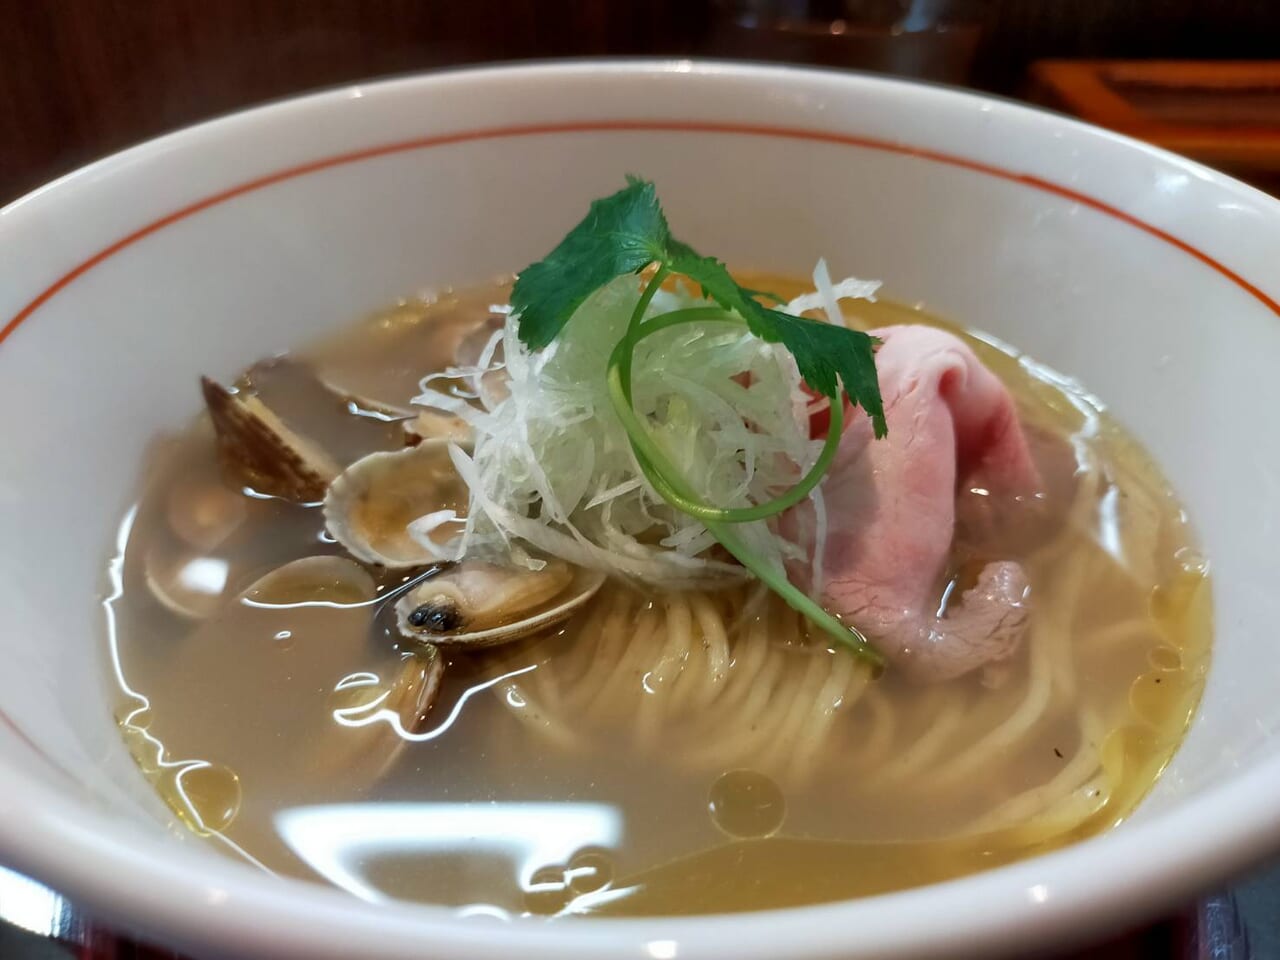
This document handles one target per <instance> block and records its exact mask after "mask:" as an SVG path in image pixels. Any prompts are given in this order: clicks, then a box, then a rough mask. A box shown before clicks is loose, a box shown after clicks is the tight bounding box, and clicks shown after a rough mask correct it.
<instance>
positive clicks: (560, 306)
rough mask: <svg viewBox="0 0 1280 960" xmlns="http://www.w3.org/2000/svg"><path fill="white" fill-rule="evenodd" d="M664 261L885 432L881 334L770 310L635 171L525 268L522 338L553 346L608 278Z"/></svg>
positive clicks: (520, 283)
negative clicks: (686, 232)
mask: <svg viewBox="0 0 1280 960" xmlns="http://www.w3.org/2000/svg"><path fill="white" fill-rule="evenodd" d="M653 263H658V264H661V265H663V266H665V267H666V268H667V271H668V272H669V273H673V274H684V275H685V276H686V277H688V278H689V279H690V280H692V281H693V282H694V283H696V284H698V285H699V286H700V287H701V288H702V292H703V295H704V296H705V297H707V298H709V299H711V300H714V301H715V302H716V303H718V304H720V305H721V306H722V307H724V308H725V309H727V310H733V311H734V312H736V313H737V314H738V315H739V316H741V317H742V318H743V319H744V320H746V321H747V326H748V327H749V328H750V330H751V332H752V333H754V334H755V335H756V336H757V337H759V338H760V339H762V340H766V341H768V342H770V343H781V344H782V345H783V346H785V347H786V348H787V349H788V350H789V351H790V352H791V355H792V356H794V357H795V359H796V364H797V366H798V367H799V369H800V375H801V376H802V377H804V380H805V383H807V384H808V385H809V386H810V387H811V388H813V389H814V390H816V391H817V392H819V393H821V394H823V395H824V396H827V397H831V398H832V399H833V400H834V399H835V398H836V397H837V396H838V395H839V392H840V389H841V387H843V388H844V392H845V393H846V394H848V396H849V399H850V401H852V402H853V403H854V404H855V405H859V406H861V407H862V408H863V409H864V410H866V411H867V414H868V416H870V417H871V422H872V424H873V426H874V429H875V434H876V436H877V437H882V436H884V434H885V430H886V426H885V420H884V407H883V405H882V403H881V400H880V385H879V382H878V380H877V379H876V365H875V357H874V349H875V342H876V341H875V339H874V338H873V337H869V336H867V335H866V334H865V333H862V332H860V331H857V330H850V329H849V328H848V327H845V326H842V325H839V324H834V323H821V322H819V321H817V320H806V319H805V318H803V317H793V316H791V315H789V314H786V313H783V312H782V311H780V310H775V309H773V308H771V307H767V306H765V305H764V304H762V303H761V302H760V299H761V298H765V299H769V300H772V301H774V302H778V298H777V297H776V296H773V295H771V294H766V293H762V292H760V291H756V290H750V289H748V288H746V287H743V286H741V285H739V284H738V282H737V281H736V280H734V279H733V277H732V275H730V273H729V270H728V269H727V268H726V267H725V265H724V264H723V263H721V262H720V261H719V260H717V259H715V258H714V257H704V256H702V255H701V254H699V253H698V252H697V251H696V250H694V249H693V248H692V247H690V246H689V245H688V244H686V243H682V242H681V241H679V240H677V239H675V238H674V237H673V236H671V230H670V228H669V227H668V226H667V218H666V216H665V215H664V214H663V212H662V205H661V204H660V203H659V202H658V194H657V191H656V189H655V188H654V185H653V183H652V181H649V180H641V179H639V178H637V177H628V178H627V185H626V186H625V187H624V188H623V189H621V190H619V191H618V192H617V193H615V194H613V195H612V196H608V197H604V198H603V199H600V200H596V201H594V202H593V203H592V204H591V209H590V211H589V212H588V213H587V215H586V217H585V218H583V220H582V222H581V223H579V224H578V225H577V226H576V227H574V228H573V229H572V230H570V231H569V234H568V235H567V236H566V237H565V238H564V239H563V240H562V241H560V244H559V245H558V246H557V247H556V248H555V249H554V250H552V251H551V252H550V253H549V254H547V256H546V257H544V258H543V259H542V260H540V261H538V262H537V263H535V264H533V265H532V266H530V267H528V268H527V269H525V270H524V271H522V272H521V274H520V276H519V278H518V279H517V280H516V283H515V287H514V288H513V289H512V291H511V307H512V309H513V310H514V311H515V312H516V313H518V314H519V316H520V339H521V340H522V341H523V342H524V343H525V344H526V345H527V346H528V347H529V348H530V349H533V350H540V349H542V348H543V347H545V346H547V344H549V343H551V341H553V340H554V339H555V338H556V337H557V336H558V335H559V334H560V331H561V330H562V329H563V328H564V325H565V324H566V323H568V322H569V318H570V317H571V316H573V314H574V311H576V310H577V309H578V307H580V306H582V303H583V301H584V300H586V299H587V297H589V296H591V294H593V293H595V291H596V290H598V289H600V287H602V286H604V285H605V284H606V283H608V282H609V281H610V280H613V279H614V278H616V277H620V276H622V275H623V274H626V273H639V272H640V271H641V270H643V269H644V268H645V267H647V266H650V265H651V264H653Z"/></svg>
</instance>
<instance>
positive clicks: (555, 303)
mask: <svg viewBox="0 0 1280 960" xmlns="http://www.w3.org/2000/svg"><path fill="white" fill-rule="evenodd" d="M670 239H671V232H670V230H669V229H668V228H667V218H666V217H665V216H664V215H663V213H662V207H661V206H660V205H659V203H658V196H657V193H656V192H655V190H654V187H653V183H652V182H650V181H647V180H639V179H637V178H635V177H628V178H627V186H626V187H624V188H623V189H621V190H619V191H618V192H617V193H615V194H613V195H612V196H609V197H605V198H603V199H601V200H596V201H595V202H594V203H592V204H591V210H590V212H588V214H587V215H586V217H585V218H584V219H583V220H582V222H581V223H579V224H578V225H577V226H576V227H574V228H573V229H572V230H570V231H569V234H568V236H566V237H565V238H564V239H563V240H561V241H560V244H559V246H557V247H556V248H555V249H554V250H552V251H551V252H550V253H549V254H547V255H546V256H545V257H544V258H543V259H542V260H540V261H538V262H537V263H535V264H533V265H532V266H530V267H528V268H527V269H525V270H523V271H521V273H520V277H519V278H518V279H517V280H516V283H515V287H514V288H513V289H512V291H511V307H512V309H513V310H514V311H516V312H517V313H519V314H520V339H521V341H523V342H524V343H525V344H526V345H527V346H528V347H529V348H530V349H532V350H540V349H542V348H543V347H545V346H546V345H547V344H549V343H551V341H552V340H554V339H555V338H556V337H557V336H558V335H559V333H560V331H561V330H562V329H563V328H564V325H565V324H566V323H568V322H569V318H570V317H571V316H573V313H574V311H575V310H577V309H578V307H580V306H582V302H583V301H584V300H586V299H587V297H589V296H591V294H593V293H595V292H596V291H597V290H599V289H600V288H601V287H603V286H604V285H605V284H606V283H608V282H609V281H610V280H613V279H614V278H616V277H620V276H622V275H623V274H624V273H638V272H640V271H641V270H643V269H644V268H645V267H647V266H649V264H651V263H653V262H654V261H656V260H663V259H665V257H666V256H667V244H668V243H669V242H670Z"/></svg>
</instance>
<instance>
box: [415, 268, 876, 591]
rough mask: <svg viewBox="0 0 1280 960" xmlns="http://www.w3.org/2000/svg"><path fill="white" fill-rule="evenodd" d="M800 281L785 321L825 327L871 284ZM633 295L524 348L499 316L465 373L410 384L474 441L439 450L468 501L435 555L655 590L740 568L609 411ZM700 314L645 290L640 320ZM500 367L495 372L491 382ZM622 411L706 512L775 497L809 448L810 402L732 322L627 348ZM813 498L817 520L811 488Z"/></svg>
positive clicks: (819, 278) (625, 289) (602, 302)
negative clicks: (658, 478)
mask: <svg viewBox="0 0 1280 960" xmlns="http://www.w3.org/2000/svg"><path fill="white" fill-rule="evenodd" d="M814 282H815V285H816V286H817V288H818V289H817V292H816V293H813V294H806V295H804V296H802V297H798V298H797V299H795V300H793V301H792V302H791V303H790V304H788V305H787V307H786V309H787V311H788V312H791V313H799V312H802V311H804V310H811V309H815V308H817V307H822V308H823V309H824V311H825V312H826V314H827V318H828V320H829V321H834V322H841V320H840V314H839V306H838V302H837V301H838V300H839V299H841V298H848V297H871V296H873V295H874V293H875V291H876V290H877V289H878V287H879V284H878V283H874V282H869V281H861V280H855V279H852V278H850V279H847V280H842V281H841V282H840V283H838V284H835V285H834V286H833V285H832V284H831V280H830V277H829V275H828V274H827V269H826V264H825V263H824V262H822V261H819V264H818V268H817V269H816V270H815V272H814ZM640 293H641V283H640V281H639V280H638V278H636V277H634V276H627V277H621V278H619V279H617V280H615V281H613V282H612V283H610V284H608V285H606V286H605V287H603V288H601V289H600V290H599V291H597V292H596V293H595V294H594V295H592V296H591V297H590V298H589V299H588V300H587V301H586V302H585V303H584V304H583V305H582V306H581V307H580V308H579V309H578V310H577V312H576V313H575V314H574V315H573V317H572V318H571V319H570V320H569V323H568V324H567V325H566V327H565V329H564V330H563V331H562V332H561V334H560V336H559V337H558V338H557V339H556V340H555V341H554V342H553V343H552V344H551V345H550V346H548V347H547V348H546V349H544V350H542V351H540V352H537V353H533V352H531V351H529V350H528V349H527V348H526V347H525V346H524V344H522V343H521V342H520V339H519V336H518V323H519V317H518V316H515V315H508V316H507V319H506V322H505V324H504V326H503V328H502V330H500V331H498V332H496V333H495V335H494V337H493V339H492V340H490V342H489V343H488V344H486V346H485V349H484V350H483V351H482V353H481V356H480V358H479V360H478V361H477V363H476V364H475V365H473V366H468V367H452V368H449V369H448V370H445V371H443V372H440V373H434V374H431V375H429V376H426V377H424V378H423V380H422V382H421V384H420V390H421V395H420V396H418V397H416V398H415V400H414V402H415V403H416V404H419V405H421V406H424V407H428V408H431V409H436V410H441V411H444V412H446V413H449V414H453V415H456V416H458V417H460V418H462V419H463V420H464V421H465V422H466V423H468V424H469V425H470V426H471V428H472V430H473V432H474V437H475V442H474V449H473V450H472V451H471V452H470V453H469V454H468V453H467V452H464V451H463V450H462V449H460V448H458V447H456V446H455V447H452V448H451V449H450V454H451V456H452V458H453V462H454V465H455V467H456V468H457V470H458V473H459V475H460V477H461V478H462V480H463V481H464V482H465V483H466V484H467V486H468V487H469V489H470V492H471V501H470V505H469V509H468V513H467V519H466V524H465V529H464V531H463V533H462V534H461V535H460V536H459V537H457V538H455V539H454V541H453V542H451V543H449V544H447V545H444V546H440V545H439V544H435V543H433V544H432V547H433V549H437V550H439V551H440V553H441V556H442V559H444V558H446V557H455V556H464V555H465V556H477V555H478V556H485V555H494V554H502V555H505V556H512V557H515V558H516V559H517V561H519V562H524V563H525V564H526V565H528V566H531V567H536V566H540V565H541V561H540V560H538V559H536V558H535V557H534V556H533V555H531V554H530V553H529V551H533V552H534V553H537V554H544V555H552V556H557V557H560V558H562V559H564V560H567V561H569V562H570V563H574V564H578V565H580V566H586V567H592V568H596V569H603V570H606V571H608V572H610V573H614V574H617V575H619V576H622V577H626V578H629V579H635V580H639V581H643V582H644V583H647V584H650V585H653V586H659V587H666V588H680V587H706V586H708V585H712V584H715V583H721V582H726V581H734V580H738V579H741V578H742V577H744V576H745V575H746V574H745V571H744V570H743V568H742V567H740V566H738V565H737V564H736V563H734V562H733V561H732V560H731V558H729V557H727V556H726V555H724V553H723V551H720V550H719V549H718V548H717V543H716V540H715V537H714V536H712V535H711V533H710V532H709V531H708V530H707V529H706V528H705V526H703V524H702V523H701V522H700V521H697V520H694V519H693V518H691V517H689V516H687V515H686V514H684V513H681V512H680V511H679V510H677V509H675V508H674V507H672V506H671V505H670V504H668V503H667V502H666V501H665V500H663V499H662V497H661V496H660V495H659V494H658V493H657V491H655V490H654V489H653V488H652V486H651V485H650V484H649V483H648V481H647V480H646V479H645V478H644V476H643V474H642V473H641V472H640V470H639V467H638V464H637V463H636V460H635V457H634V455H633V453H632V450H631V444H630V442H629V439H628V437H627V434H626V431H625V430H624V429H623V426H622V423H621V421H619V419H618V417H617V416H616V414H615V413H614V410H613V407H612V405H611V403H610V400H609V396H608V385H607V380H606V371H607V367H608V360H609V355H610V352H611V351H612V350H613V348H614V346H615V344H617V342H618V341H619V340H620V339H621V338H622V336H623V334H624V332H625V330H626V327H627V323H628V320H629V318H630V316H631V313H632V311H633V309H634V308H635V306H636V303H637V302H638V300H639V297H640ZM706 305H708V304H707V302H706V301H704V300H702V299H700V298H699V297H697V296H696V295H695V294H694V293H692V292H691V291H689V290H688V289H686V288H684V287H683V286H680V287H677V289H676V290H675V291H662V292H659V293H658V295H657V296H655V297H654V299H653V302H652V303H651V304H650V306H649V309H648V315H649V316H654V315H658V314H662V313H667V312H668V311H671V310H677V309H682V308H685V307H693V306H706ZM499 348H500V349H501V359H500V360H496V359H495V358H496V357H497V356H498V352H499ZM499 370H502V371H504V374H505V376H501V377H499V376H495V374H496V373H497V372H498V371H499ZM446 379H447V380H451V381H452V382H453V383H454V384H457V383H459V382H461V384H462V387H461V388H460V389H458V388H455V389H454V390H453V392H451V393H446V392H444V390H442V389H441V388H440V387H439V386H438V384H439V383H440V382H441V381H443V380H446ZM632 402H633V406H634V408H635V411H636V413H637V415H638V416H639V418H640V420H641V421H642V422H644V423H645V424H647V425H648V427H649V429H650V431H651V433H652V435H653V438H654V440H655V441H656V442H657V443H658V445H659V446H660V447H661V448H662V449H663V451H664V452H665V453H666V455H667V457H668V458H669V459H670V461H671V462H672V463H673V464H674V466H675V467H676V469H677V470H679V472H680V474H681V475H682V476H683V477H684V478H685V480H686V481H687V482H688V484H689V485H690V486H691V487H692V488H693V490H694V491H695V492H696V494H697V495H698V496H699V497H700V498H701V499H702V500H703V501H705V502H707V503H712V504H715V505H716V506H719V507H744V506H748V505H750V504H752V503H757V502H761V501H764V500H768V499H770V498H772V497H775V496H777V495H778V494H779V493H781V492H783V491H784V490H785V489H786V488H788V487H789V486H791V485H792V484H793V483H795V481H796V480H797V479H798V477H799V476H800V475H801V474H802V473H803V472H804V471H805V470H807V469H808V468H809V467H810V466H812V464H813V462H814V460H815V458H816V457H817V455H818V452H819V450H820V449H821V441H815V440H813V439H811V438H810V436H809V416H810V413H811V412H812V411H813V409H814V404H813V398H812V397H811V396H810V394H808V393H807V392H806V391H805V390H804V389H803V385H802V381H801V378H800V375H799V372H798V370H797V369H796V364H795V361H794V359H793V358H792V357H791V355H790V353H788V352H787V350H786V349H785V348H783V347H781V346H779V345H776V344H768V343H764V342H762V341H760V340H758V339H756V338H755V337H753V336H752V335H751V334H750V333H749V332H748V331H747V330H746V329H745V328H739V327H730V326H726V325H724V324H719V323H702V324H690V325H688V326H679V327H673V328H671V329H669V330H666V331H663V332H661V333H658V334H656V335H654V336H652V337H649V338H648V339H646V340H644V341H642V342H641V343H640V344H639V345H638V347H637V348H636V351H635V355H634V360H633V365H632ZM813 496H814V497H815V508H816V510H817V515H818V516H819V517H822V516H823V510H822V501H821V498H820V494H818V493H817V491H815V494H814V495H813ZM446 519H451V518H447V517H445V516H444V515H443V514H432V515H430V516H428V517H423V518H421V519H420V520H418V521H415V522H414V524H413V525H412V527H411V533H412V535H413V536H414V537H415V539H417V540H419V541H420V542H424V543H426V542H428V541H430V536H429V535H430V533H431V532H432V531H433V530H434V529H435V528H437V527H438V526H439V525H440V524H441V523H443V522H445V520H446ZM819 526H821V527H825V523H819ZM737 530H738V532H739V534H740V535H741V536H742V537H743V538H744V539H745V540H746V541H747V543H748V545H749V546H750V548H751V549H753V550H755V551H756V552H757V553H758V555H759V556H761V557H762V558H763V559H765V560H766V562H768V563H769V564H771V565H773V566H775V567H779V568H780V567H781V566H782V564H783V563H784V562H785V561H787V560H792V559H796V558H798V557H799V556H800V553H801V551H799V549H798V548H797V547H796V546H795V545H794V544H792V543H790V542H788V541H786V540H785V539H784V538H783V537H782V536H781V535H779V534H778V533H777V531H776V530H775V529H774V528H773V527H772V526H771V525H770V524H769V523H766V522H763V521H761V522H755V523H747V524H739V525H737ZM821 533H822V531H819V534H821ZM822 539H823V538H821V536H820V537H819V539H818V541H817V545H819V546H821V543H822ZM818 566H819V569H820V567H821V564H820V563H819V565H818Z"/></svg>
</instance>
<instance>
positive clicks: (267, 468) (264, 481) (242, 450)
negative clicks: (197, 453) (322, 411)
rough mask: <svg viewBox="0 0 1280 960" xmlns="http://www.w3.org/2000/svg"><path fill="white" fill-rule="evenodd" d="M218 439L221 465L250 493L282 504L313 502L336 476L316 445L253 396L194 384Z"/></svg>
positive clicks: (214, 385)
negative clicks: (268, 496) (198, 387)
mask: <svg viewBox="0 0 1280 960" xmlns="http://www.w3.org/2000/svg"><path fill="white" fill-rule="evenodd" d="M200 385H201V388H202V389H203V391H204V400H205V405H206V406H207V407H208V408H209V417H210V419H211V420H212V421H213V427H214V430H216V431H217V434H218V454H219V456H220V457H221V459H222V462H223V464H224V465H225V466H226V467H227V468H228V469H229V470H231V471H232V472H234V473H235V474H237V475H238V476H241V477H243V478H244V479H245V481H247V482H248V483H249V484H250V485H251V486H253V487H254V488H255V489H256V490H259V491H261V492H263V493H268V494H271V495H272V496H277V497H281V498H283V499H285V500H295V501H301V502H312V503H313V502H315V501H317V500H319V499H320V498H321V497H323V496H324V492H325V489H326V488H327V487H328V486H329V483H330V482H331V481H332V480H333V479H334V478H335V477H336V476H337V475H338V474H339V473H340V472H341V469H342V468H341V467H340V466H339V464H338V463H337V462H336V461H335V460H334V459H333V458H332V457H331V456H330V455H329V454H328V453H327V452H326V451H325V450H324V449H322V448H321V447H320V446H319V445H318V444H316V443H315V442H314V441H312V440H310V439H308V438H307V437H304V436H302V435H301V434H299V433H297V432H295V431H294V430H292V429H291V428H290V427H289V426H288V425H287V424H286V423H285V422H284V421H283V420H282V419H281V418H280V417H279V416H277V415H276V414H275V412H273V411H272V410H271V408H270V407H268V406H267V405H266V404H265V403H263V402H262V400H260V399H259V398H258V397H257V396H255V395H254V394H252V393H248V392H246V391H236V392H232V391H231V390H228V389H227V388H226V387H224V386H223V385H222V384H220V383H217V382H216V381H213V380H210V379H209V378H208V377H203V378H201V380H200Z"/></svg>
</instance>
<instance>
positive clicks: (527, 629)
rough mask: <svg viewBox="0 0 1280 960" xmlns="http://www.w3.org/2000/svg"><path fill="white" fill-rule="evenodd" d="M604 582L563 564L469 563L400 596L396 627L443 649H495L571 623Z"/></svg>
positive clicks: (455, 567)
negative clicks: (538, 566) (530, 567)
mask: <svg viewBox="0 0 1280 960" xmlns="http://www.w3.org/2000/svg"><path fill="white" fill-rule="evenodd" d="M604 579H605V578H604V575H603V574H600V573H597V572H595V571H589V570H583V569H580V568H576V567H571V566H569V565H568V564H566V563H563V562H562V561H559V560H552V561H548V562H547V564H546V566H545V567H543V569H541V570H526V569H522V568H516V567H506V566H498V565H496V564H491V563H483V562H480V561H474V560H467V561H464V562H462V563H460V564H458V565H457V566H454V567H451V568H448V569H447V570H445V571H444V572H442V573H440V574H438V575H437V576H435V577H432V578H430V579H427V580H424V581H423V582H422V583H420V584H418V585H417V586H416V587H414V588H413V589H412V590H410V591H409V592H408V593H406V594H405V595H404V596H403V597H401V598H400V600H399V601H397V603H396V625H397V627H399V629H400V633H401V634H402V635H404V636H405V637H409V638H411V639H414V640H417V641H420V642H423V641H425V642H429V643H432V644H435V645H436V646H440V647H468V648H472V649H479V648H483V647H494V646H498V645H500V644H504V643H511V642H512V641H515V640H520V639H522V638H524V637H528V636H531V635H533V634H535V633H539V632H541V631H543V630H546V629H548V628H550V627H553V626H555V625H557V624H559V623H561V622H563V621H564V620H566V619H568V617H570V616H571V615H572V614H573V613H574V612H575V611H576V610H578V609H579V608H580V607H581V606H582V605H583V604H585V603H586V602H587V601H588V600H590V599H591V598H592V597H593V596H594V595H595V593H596V591H597V590H599V589H600V585H601V584H602V583H604Z"/></svg>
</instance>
